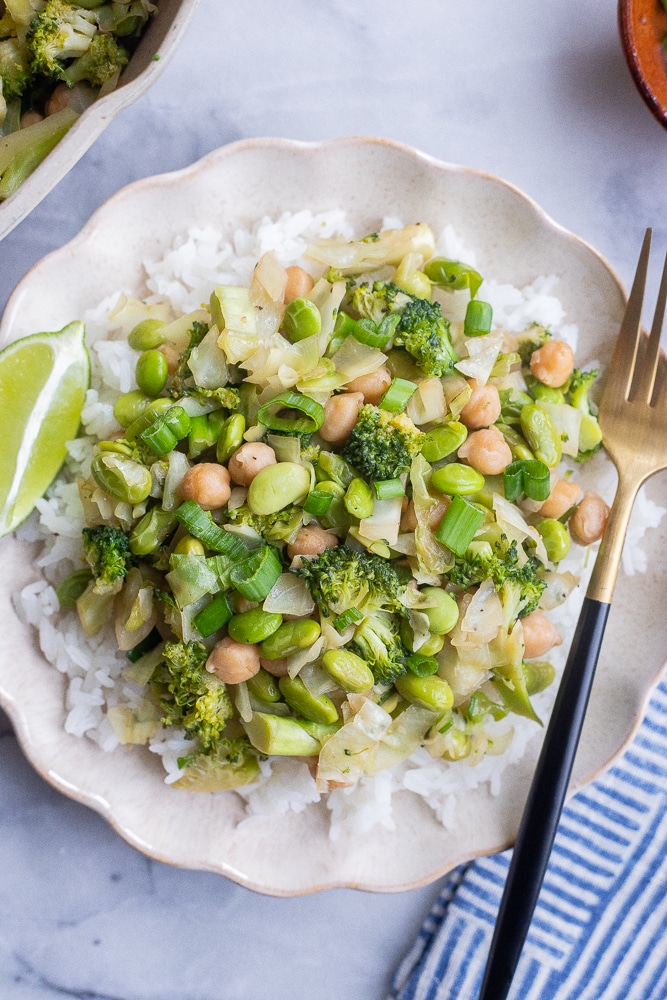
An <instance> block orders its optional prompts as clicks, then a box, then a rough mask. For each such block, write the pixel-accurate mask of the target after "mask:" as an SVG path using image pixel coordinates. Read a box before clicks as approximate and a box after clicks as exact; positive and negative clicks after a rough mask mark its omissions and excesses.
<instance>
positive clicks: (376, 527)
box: [359, 497, 403, 545]
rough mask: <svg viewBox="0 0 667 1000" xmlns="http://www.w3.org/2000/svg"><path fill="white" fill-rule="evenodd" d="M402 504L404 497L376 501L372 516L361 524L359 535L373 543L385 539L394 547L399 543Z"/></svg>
mask: <svg viewBox="0 0 667 1000" xmlns="http://www.w3.org/2000/svg"><path fill="white" fill-rule="evenodd" d="M402 504H403V498H402V497H392V499H391V500H375V501H374V503H373V513H372V514H371V516H370V517H364V518H363V519H362V520H361V521H360V522H359V533H360V534H361V535H363V537H364V538H368V539H371V540H372V541H379V540H380V539H384V541H385V542H387V544H388V545H393V544H394V543H395V542H397V541H398V531H399V526H400V523H401V508H402Z"/></svg>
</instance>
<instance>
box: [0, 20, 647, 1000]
mask: <svg viewBox="0 0 667 1000" xmlns="http://www.w3.org/2000/svg"><path fill="white" fill-rule="evenodd" d="M193 67H195V69H194V70H193ZM361 134H366V135H377V136H382V137H387V138H391V139H396V140H400V141H403V142H407V143H409V144H411V145H414V146H417V147H418V148H420V149H422V150H423V151H425V152H427V153H429V154H431V155H433V156H435V157H438V158H440V159H443V160H447V161H450V162H453V163H460V164H464V165H467V166H473V167H477V168H481V169H483V170H488V171H490V172H491V173H494V174H498V175H500V176H501V177H503V178H505V179H506V180H508V181H510V182H511V183H513V184H515V185H517V186H518V187H520V188H522V189H523V190H524V191H525V192H526V193H527V194H529V195H530V196H532V197H533V198H534V199H535V200H536V201H537V202H538V203H539V204H540V205H542V207H543V208H544V209H545V210H546V211H547V212H548V213H549V214H550V215H551V216H552V217H553V218H554V219H555V220H556V221H557V222H558V223H560V224H561V225H562V226H564V227H565V228H567V229H571V230H573V231H574V232H576V233H577V234H579V235H580V236H582V237H583V238H584V239H586V240H587V241H589V242H590V243H591V244H593V246H595V247H596V248H597V249H598V250H599V251H600V252H601V253H602V254H603V255H604V256H605V257H606V258H607V259H608V260H609V262H610V263H611V264H612V266H613V267H614V268H615V269H616V271H617V272H618V274H619V276H620V277H621V279H622V281H623V282H624V283H626V284H627V283H629V280H630V278H631V276H632V273H633V270H634V264H635V260H636V256H637V253H638V248H639V245H640V242H641V237H642V235H643V231H644V229H645V228H646V227H647V226H653V228H654V231H655V237H656V242H657V245H658V247H661V248H664V246H665V245H666V244H667V185H666V184H665V164H666V162H667V134H666V133H665V130H664V129H663V128H661V126H660V125H659V124H658V123H657V122H656V121H655V120H654V119H653V117H652V116H651V114H650V113H649V111H648V110H647V108H646V107H645V106H644V104H643V103H642V101H641V98H640V97H639V95H638V93H637V92H636V90H635V88H634V85H633V83H632V80H631V78H630V75H629V73H628V71H627V68H626V66H625V64H624V61H623V56H622V53H621V49H620V44H619V40H618V33H617V27H616V9H615V5H614V4H613V3H611V2H610V0H606V2H605V0H582V2H581V3H578V4H577V5H573V4H571V3H568V2H567V0H556V2H555V3H552V4H550V5H549V7H548V9H547V8H545V7H544V6H543V5H540V4H535V3H533V2H532V0H513V3H512V4H498V3H494V2H492V0H478V2H477V3H475V4H474V5H464V6H463V7H462V5H461V4H460V3H454V2H452V0H423V2H422V3H420V4H415V5H406V4H400V5H399V4H398V3H397V2H396V0H366V2H365V3H363V4H360V3H358V2H355V0H322V2H320V3H318V4H313V3H309V2H307V0H287V2H285V3H282V4H275V3H273V2H271V0H254V2H253V3H252V4H243V3H236V4H234V3H230V2H227V0H202V3H201V6H200V8H199V10H198V12H197V14H196V16H195V19H194V21H193V23H192V25H191V27H190V29H189V32H188V34H187V36H186V38H185V40H184V43H183V45H182V48H181V49H180V51H179V52H178V53H177V55H176V56H175V58H174V59H173V61H172V62H171V63H170V64H169V65H168V66H167V67H166V69H165V71H164V73H163V75H162V76H161V77H160V79H159V80H158V82H157V84H156V85H155V87H154V88H153V89H152V90H151V91H150V92H149V93H148V94H147V95H145V96H144V97H143V98H142V99H141V100H140V101H139V102H138V103H137V104H136V105H135V106H133V107H132V108H130V109H128V110H127V111H125V112H124V113H123V114H122V115H121V116H120V117H119V118H118V119H116V120H115V121H114V122H113V123H112V124H111V125H110V126H109V128H108V129H107V131H106V132H105V133H104V134H103V135H102V137H101V138H100V139H99V140H98V141H97V143H96V144H95V145H94V146H93V148H92V149H91V150H90V151H89V152H88V153H87V154H86V155H85V156H84V157H83V158H82V160H81V161H80V162H79V163H78V164H77V165H76V166H75V167H74V169H73V170H72V171H71V173H70V174H69V175H68V177H66V178H65V179H64V180H63V181H62V182H61V183H60V184H59V185H58V187H57V188H56V189H55V190H54V191H53V192H52V193H51V195H50V196H49V197H48V198H47V199H46V200H45V201H44V202H43V203H42V204H41V205H40V206H39V207H38V208H37V209H36V210H35V211H34V212H33V213H32V214H31V215H30V216H29V217H28V218H27V219H26V220H24V222H23V223H22V224H20V225H19V226H18V227H17V228H16V229H15V230H14V231H13V232H12V233H11V234H10V235H9V236H7V237H6V238H5V239H4V241H2V243H0V308H2V307H4V304H5V302H6V300H7V297H8V295H9V293H10V292H11V290H12V288H13V287H14V285H15V284H16V282H17V281H18V280H19V279H20V278H21V277H22V276H23V274H25V272H26V271H27V270H28V269H29V268H30V267H31V266H32V265H33V264H34V263H35V262H36V261H37V260H39V259H40V258H41V257H42V256H43V255H44V254H45V253H47V252H49V251H50V250H53V249H55V248H57V247H59V246H61V245H62V244H63V243H64V242H66V241H67V240H68V239H70V238H71V237H73V236H74V235H75V234H76V232H77V231H78V230H79V229H80V227H81V226H82V225H83V223H84V222H85V221H86V220H87V219H88V217H89V216H90V214H91V213H92V212H93V211H94V210H95V209H96V208H97V207H98V206H99V205H100V204H101V203H102V202H103V201H104V200H105V199H106V198H107V197H108V196H109V195H111V194H112V193H114V192H115V191H116V190H117V189H118V188H119V187H121V186H123V185H124V184H126V183H128V182H130V181H133V180H135V179H137V178H140V177H143V176H146V175H150V174H153V173H156V172H163V171H166V170H173V169H178V168H180V167H183V166H186V165H187V164H189V163H191V162H192V161H194V160H195V159H197V158H199V157H200V156H202V155H204V154H205V153H207V152H209V151H210V150H212V149H214V148H216V147H218V146H220V145H223V144H225V143H228V142H231V141H233V140H236V139H240V138H246V137H252V136H283V137H288V138H294V139H302V140H318V139H326V138H331V137H335V136H345V135H361ZM651 281H652V283H653V287H655V284H657V276H656V275H654V276H652V278H651ZM0 801H1V802H2V808H1V809H0V914H2V916H0V996H1V997H2V998H3V1000H4V998H6V1000H56V998H63V997H72V998H75V997H78V998H86V1000H237V998H238V1000H250V998H251V1000H269V998H270V1000H302V998H303V1000H306V998H308V1000H310V998H312V997H318V998H319V1000H338V998H343V997H345V998H349V1000H357V998H358V1000H361V998H363V1000H383V998H384V997H385V996H386V994H387V991H388V988H389V982H390V979H391V976H392V973H393V971H394V969H395V967H396V966H397V964H398V962H399V961H400V960H401V959H402V958H403V956H404V954H405V953H406V951H407V950H408V949H409V947H410V945H411V944H412V942H413V940H414V938H415V936H416V934H417V932H418V929H419V926H420V924H421V922H422V920H423V919H424V917H425V916H426V914H427V912H428V910H429V907H430V905H431V903H432V902H433V901H434V899H435V898H436V896H437V893H438V889H439V886H438V884H435V885H432V886H428V887H424V888H420V889H415V890H412V891H409V892H405V893H400V894H387V895H373V894H369V893H361V892H354V891H352V890H333V891H328V892H326V893H322V894H319V895H314V896H309V897H304V898H296V899H276V898H266V897H263V896H260V895H256V894H254V893H252V892H250V891H248V890H246V889H243V888H240V887H238V886H236V885H234V884H232V883H231V882H228V881H226V880H225V879H223V878H221V877H218V876H216V875H212V874H206V873H201V872H189V871H181V870H177V869H174V868H170V867H168V866H166V865H163V864H160V863H159V862H156V861H152V860H149V859H147V858H145V857H144V856H143V855H141V854H139V853H138V852H137V851H135V850H134V849H133V848H132V847H130V846H128V845H127V844H126V843H125V842H124V841H123V840H121V839H120V838H119V837H118V835H117V834H116V833H114V832H113V830H112V829H111V828H110V827H109V826H108V825H107V824H106V823H105V821H104V820H103V819H102V818H101V817H100V816H98V815H97V814H95V813H93V812H92V811H90V810H89V809H87V808H85V807H84V806H81V805H79V804H78V803H76V802H73V801H70V800H69V799H67V798H65V797H63V796H61V795H59V794H58V793H57V792H56V791H54V790H53V789H52V788H51V787H50V786H49V785H48V784H47V783H46V782H45V781H43V780H42V779H41V778H40V777H38V776H37V775H36V774H35V773H34V772H33V770H32V769H31V767H30V766H29V765H28V764H27V762H26V761H25V759H24V757H23V755H22V753H21V750H20V747H19V746H18V744H17V741H16V739H15V738H14V735H13V732H12V728H11V725H10V723H9V721H8V720H7V719H6V717H5V716H3V715H2V713H0Z"/></svg>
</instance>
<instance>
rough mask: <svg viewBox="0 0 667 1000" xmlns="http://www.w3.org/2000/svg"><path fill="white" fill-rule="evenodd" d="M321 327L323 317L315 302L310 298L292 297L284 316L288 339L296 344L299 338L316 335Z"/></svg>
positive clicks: (304, 338)
mask: <svg viewBox="0 0 667 1000" xmlns="http://www.w3.org/2000/svg"><path fill="white" fill-rule="evenodd" d="M321 329H322V317H321V315H320V310H319V309H318V308H317V306H316V305H315V303H314V302H311V301H310V299H301V298H299V299H292V301H291V302H290V304H289V305H288V306H287V308H286V309H285V315H284V316H283V330H284V331H285V334H286V335H287V339H288V340H289V341H291V343H293V344H296V343H297V341H299V340H306V338H307V337H314V336H315V335H316V334H318V333H319V332H320V330H321Z"/></svg>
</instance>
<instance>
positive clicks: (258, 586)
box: [230, 545, 282, 601]
mask: <svg viewBox="0 0 667 1000" xmlns="http://www.w3.org/2000/svg"><path fill="white" fill-rule="evenodd" d="M281 573H282V566H281V565H280V560H279V559H278V556H277V555H276V554H275V552H274V551H273V549H271V548H269V546H268V545H263V546H262V547H261V548H259V549H255V551H254V552H253V553H252V555H250V556H249V557H248V558H247V559H245V560H244V561H243V562H242V563H240V564H239V565H237V566H234V567H233V569H232V571H231V573H230V579H231V582H232V585H233V586H234V587H235V588H236V590H238V592H239V594H242V596H243V597H247V599H248V600H249V601H263V600H264V598H265V597H266V596H267V595H268V593H269V591H270V590H271V588H272V587H273V585H274V583H275V582H276V580H277V579H278V577H279V576H280V574H281Z"/></svg>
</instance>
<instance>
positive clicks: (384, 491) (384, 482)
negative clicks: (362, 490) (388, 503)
mask: <svg viewBox="0 0 667 1000" xmlns="http://www.w3.org/2000/svg"><path fill="white" fill-rule="evenodd" d="M373 486H374V488H375V495H376V497H377V498H378V500H393V499H394V498H395V497H402V496H405V486H404V485H403V483H402V482H401V480H400V479H376V480H375V482H374V483H373Z"/></svg>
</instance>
